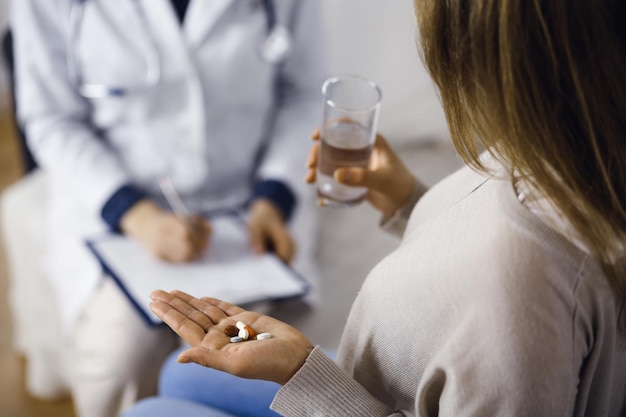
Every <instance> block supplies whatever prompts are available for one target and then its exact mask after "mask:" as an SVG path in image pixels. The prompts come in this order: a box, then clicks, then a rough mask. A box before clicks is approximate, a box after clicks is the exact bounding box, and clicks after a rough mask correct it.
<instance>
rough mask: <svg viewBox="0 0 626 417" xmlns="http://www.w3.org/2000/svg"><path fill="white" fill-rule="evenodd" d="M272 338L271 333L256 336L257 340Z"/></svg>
mask: <svg viewBox="0 0 626 417" xmlns="http://www.w3.org/2000/svg"><path fill="white" fill-rule="evenodd" d="M271 338H272V334H271V333H261V334H257V335H256V340H264V339H271Z"/></svg>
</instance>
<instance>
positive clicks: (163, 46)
mask: <svg viewBox="0 0 626 417" xmlns="http://www.w3.org/2000/svg"><path fill="white" fill-rule="evenodd" d="M138 1H139V3H140V6H141V8H142V9H143V12H144V13H145V16H146V20H147V21H148V24H149V26H150V31H151V32H152V36H153V37H154V41H155V42H156V43H157V45H158V49H159V50H161V53H164V54H166V56H167V57H168V60H170V61H172V58H173V57H175V59H176V60H177V61H178V62H179V63H183V64H184V65H189V64H190V59H189V53H188V49H187V45H186V42H185V39H184V37H183V35H182V31H181V30H180V23H179V21H178V18H177V16H176V13H174V10H173V8H172V5H171V4H170V0H138ZM170 63H171V62H170ZM162 64H163V65H165V64H166V63H162Z"/></svg>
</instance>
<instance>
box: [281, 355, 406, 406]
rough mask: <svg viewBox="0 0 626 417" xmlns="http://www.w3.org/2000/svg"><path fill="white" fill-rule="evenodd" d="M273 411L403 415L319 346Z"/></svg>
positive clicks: (286, 385) (288, 385)
mask: <svg viewBox="0 0 626 417" xmlns="http://www.w3.org/2000/svg"><path fill="white" fill-rule="evenodd" d="M271 408H272V410H274V411H276V412H278V413H280V414H281V415H283V416H286V417H291V416H293V417H296V416H297V417H307V416H344V417H350V416H354V417H357V416H358V417H383V416H393V417H399V416H402V414H401V413H399V412H394V410H392V409H391V408H389V407H388V406H387V405H385V404H383V403H382V402H380V401H379V400H377V399H376V398H375V397H374V396H372V395H371V394H370V393H369V392H368V391H367V390H366V389H365V388H364V387H363V386H361V385H360V384H359V383H358V382H356V381H355V380H354V379H352V378H351V377H350V376H348V375H347V374H346V373H345V372H344V371H343V370H342V369H341V368H340V367H339V366H338V365H337V364H336V363H335V362H333V361H332V360H331V359H330V358H329V357H328V356H326V354H324V352H323V351H322V349H321V348H320V347H316V348H315V349H313V351H312V352H311V353H310V354H309V357H308V358H307V360H306V362H305V363H304V365H303V366H302V368H300V370H299V371H298V372H297V373H296V374H295V375H294V376H293V377H292V378H291V379H290V380H289V382H288V383H287V384H285V385H284V386H283V387H282V388H281V389H280V390H279V391H278V393H277V394H276V397H275V398H274V402H273V403H272V405H271Z"/></svg>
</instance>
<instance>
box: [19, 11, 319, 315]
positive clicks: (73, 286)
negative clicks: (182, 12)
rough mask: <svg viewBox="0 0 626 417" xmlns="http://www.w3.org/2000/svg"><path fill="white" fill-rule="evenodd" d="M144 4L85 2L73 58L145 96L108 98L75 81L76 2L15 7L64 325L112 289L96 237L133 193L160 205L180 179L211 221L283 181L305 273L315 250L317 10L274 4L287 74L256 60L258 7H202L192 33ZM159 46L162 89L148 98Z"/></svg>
mask: <svg viewBox="0 0 626 417" xmlns="http://www.w3.org/2000/svg"><path fill="white" fill-rule="evenodd" d="M133 1H135V0H87V2H86V5H85V13H84V18H83V21H82V24H81V26H80V36H79V37H78V42H77V45H76V47H75V48H72V50H71V51H70V53H72V54H74V58H75V59H76V62H77V64H78V68H79V73H80V76H81V78H82V80H83V81H84V82H87V83H96V84H106V85H111V86H121V87H133V88H134V90H133V91H131V92H129V94H128V95H127V96H124V97H108V98H101V99H85V98H83V97H82V96H80V95H79V94H78V93H77V84H76V82H75V80H74V79H72V78H71V77H70V76H68V66H67V62H68V59H67V43H68V31H69V30H70V24H69V15H70V6H71V2H72V0H19V1H15V2H14V4H13V21H12V26H13V31H14V35H15V42H16V48H15V49H16V51H17V53H16V82H17V103H18V113H19V118H20V121H21V123H22V124H23V126H24V128H25V131H26V135H27V137H28V140H29V145H30V147H31V148H32V151H33V153H34V154H35V156H36V158H37V160H38V161H39V163H40V164H41V165H42V166H43V167H44V169H45V170H46V172H47V175H49V177H50V181H49V183H50V187H51V190H50V192H49V195H50V200H51V201H50V209H49V220H50V221H49V222H48V223H49V225H50V227H49V230H48V233H49V235H48V238H49V245H48V255H47V257H46V259H47V261H46V265H45V268H46V271H47V272H48V275H49V277H50V278H51V281H52V283H53V285H54V287H55V288H56V289H57V292H58V294H57V295H58V297H59V305H60V306H61V319H62V323H63V324H64V325H65V326H67V325H69V324H71V323H72V322H73V321H74V319H76V317H77V315H78V314H80V311H81V310H82V308H83V307H84V306H85V303H87V302H88V300H89V297H90V296H91V295H92V294H93V292H94V291H95V289H96V288H97V286H98V283H99V280H100V279H102V278H101V277H102V271H101V269H100V267H99V265H98V264H97V262H96V261H95V259H94V257H93V256H92V255H91V254H90V253H89V252H88V250H87V248H86V246H85V240H86V239H89V238H90V237H93V236H97V235H99V234H101V233H102V232H104V231H105V230H106V229H107V227H106V225H105V223H104V222H103V220H102V219H101V216H100V212H101V209H102V207H103V205H104V204H105V202H106V201H107V200H108V199H109V198H110V197H111V195H112V194H113V192H115V191H116V190H117V189H118V188H119V187H120V186H122V185H123V184H126V183H132V184H136V185H138V186H139V187H141V188H142V189H144V190H145V191H147V192H148V193H150V195H151V196H152V197H153V198H155V199H157V200H159V199H161V196H160V194H159V191H158V186H157V183H158V180H159V179H160V178H162V177H165V176H169V177H170V178H172V180H173V182H174V184H175V186H176V187H177V188H178V190H179V191H180V193H181V194H182V197H183V199H184V200H185V202H186V204H187V205H188V206H189V207H190V209H191V210H192V211H196V212H198V211H202V212H206V211H208V210H214V209H219V208H233V207H240V206H241V205H242V204H244V203H245V201H246V200H247V199H248V198H249V197H250V193H251V190H252V186H253V184H254V181H256V180H259V179H278V180H280V181H283V182H285V183H286V184H288V185H289V186H290V188H291V189H292V190H293V191H294V192H295V193H296V195H297V197H298V209H297V211H296V213H295V217H294V219H293V221H292V223H294V224H293V225H292V231H293V233H294V237H295V239H296V243H297V245H298V246H299V257H300V258H299V259H300V260H299V261H298V260H297V261H296V268H299V267H298V265H299V264H301V265H305V264H307V263H309V261H310V259H304V258H310V257H311V256H312V254H313V253H314V248H313V247H312V245H313V241H314V237H315V229H316V228H315V215H314V213H315V206H314V204H313V202H312V201H313V196H312V192H313V190H312V189H311V188H310V187H307V186H306V185H304V184H303V182H302V178H303V174H304V164H305V160H306V155H307V153H308V149H309V141H308V140H307V138H308V137H309V135H310V133H311V131H312V130H313V129H314V128H315V127H316V126H317V125H318V124H319V122H320V120H321V109H322V105H321V93H320V86H321V84H322V82H323V79H324V77H325V75H326V74H324V68H323V64H322V62H323V59H322V58H323V57H322V54H321V46H322V42H321V39H320V36H319V33H320V30H319V27H320V25H321V22H320V20H319V17H320V11H319V8H320V5H319V1H318V0H279V1H276V7H277V15H278V20H279V22H281V23H282V24H285V25H286V26H287V27H288V28H289V29H290V32H291V35H292V37H293V41H294V47H293V48H292V50H291V53H290V54H289V55H288V57H287V58H286V60H285V61H284V62H283V63H282V64H280V65H272V64H268V63H266V62H264V61H263V60H262V59H261V58H260V55H259V53H258V49H257V48H258V45H259V44H260V42H261V41H262V40H263V39H264V36H265V31H266V26H265V25H266V20H265V19H266V17H265V13H264V11H263V10H264V9H263V7H262V6H261V3H260V2H259V1H257V0H192V1H191V2H190V5H189V9H188V10H187V14H186V18H185V22H184V25H183V26H182V27H181V25H180V23H179V21H178V20H177V17H176V15H175V13H174V12H173V9H172V7H171V5H170V1H169V0H136V2H137V6H138V7H139V8H140V9H141V10H142V14H143V16H142V15H141V14H138V13H137V9H136V8H135V7H134V6H133ZM142 20H143V22H142ZM154 48H156V50H157V51H158V56H159V61H160V71H161V79H160V82H159V84H158V85H157V86H152V87H150V86H148V85H147V80H146V72H147V70H148V68H147V65H146V60H147V57H148V56H149V54H150V53H151V51H154V50H155V49H154ZM137 88H138V90H137ZM262 149H264V151H263V152H262V153H261V150H262ZM25 221H27V220H25ZM302 268H305V269H306V267H304V266H303V267H302ZM301 272H302V273H303V274H304V275H305V276H306V275H307V273H308V271H306V270H304V271H303V270H301Z"/></svg>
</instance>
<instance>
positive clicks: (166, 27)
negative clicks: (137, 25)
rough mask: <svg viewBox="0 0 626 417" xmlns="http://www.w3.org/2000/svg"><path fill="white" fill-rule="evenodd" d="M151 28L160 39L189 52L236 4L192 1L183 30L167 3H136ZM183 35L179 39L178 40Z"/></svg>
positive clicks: (149, 0)
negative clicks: (182, 43)
mask: <svg viewBox="0 0 626 417" xmlns="http://www.w3.org/2000/svg"><path fill="white" fill-rule="evenodd" d="M138 1H139V2H140V5H141V8H142V9H143V11H144V13H145V14H146V18H147V19H148V21H149V22H150V26H151V27H153V28H158V30H159V31H162V32H163V39H170V40H171V42H176V43H181V41H183V40H184V41H186V42H185V43H187V44H188V45H189V46H191V47H192V48H193V47H195V46H197V45H199V44H200V43H201V42H202V41H203V40H204V39H205V38H206V37H207V36H208V34H209V32H211V30H212V29H213V28H214V27H215V25H216V24H217V22H218V21H219V19H220V17H221V16H222V15H223V14H224V12H225V11H226V10H227V9H228V7H229V6H230V5H231V4H232V3H233V2H234V1H235V0H192V1H190V3H189V6H188V9H187V12H186V14H185V23H184V24H183V30H182V31H181V29H180V22H179V21H178V19H177V17H176V14H175V13H173V12H172V6H171V4H170V0H138ZM181 34H182V37H181Z"/></svg>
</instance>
